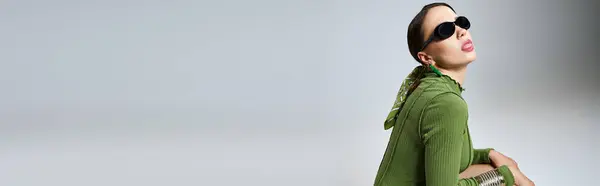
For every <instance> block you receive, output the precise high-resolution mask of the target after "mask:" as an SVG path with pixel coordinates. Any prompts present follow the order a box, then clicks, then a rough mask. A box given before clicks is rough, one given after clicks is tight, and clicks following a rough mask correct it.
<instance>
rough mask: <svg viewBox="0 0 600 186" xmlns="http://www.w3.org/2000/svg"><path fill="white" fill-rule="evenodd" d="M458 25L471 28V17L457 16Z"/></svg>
mask: <svg viewBox="0 0 600 186" xmlns="http://www.w3.org/2000/svg"><path fill="white" fill-rule="evenodd" d="M456 25H457V26H459V27H461V28H464V29H469V28H470V27H471V22H469V19H467V18H466V17H464V16H460V17H458V18H456Z"/></svg>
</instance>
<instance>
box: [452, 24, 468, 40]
mask: <svg viewBox="0 0 600 186" xmlns="http://www.w3.org/2000/svg"><path fill="white" fill-rule="evenodd" d="M455 27H456V37H458V39H460V38H462V37H464V36H465V35H467V30H466V29H464V28H461V27H459V26H455Z"/></svg>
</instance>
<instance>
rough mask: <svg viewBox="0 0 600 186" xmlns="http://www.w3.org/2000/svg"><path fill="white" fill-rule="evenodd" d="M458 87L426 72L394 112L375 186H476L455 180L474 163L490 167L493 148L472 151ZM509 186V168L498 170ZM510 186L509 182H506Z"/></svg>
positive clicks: (465, 105)
mask: <svg viewBox="0 0 600 186" xmlns="http://www.w3.org/2000/svg"><path fill="white" fill-rule="evenodd" d="M462 91H463V89H462V87H461V86H460V85H459V84H458V83H457V82H456V81H454V80H453V79H452V78H450V77H449V76H446V75H442V76H440V75H437V74H435V73H433V72H428V73H426V74H425V77H423V78H422V79H421V83H420V84H419V85H418V87H417V88H416V89H415V90H414V91H413V92H412V93H411V94H410V96H408V97H407V99H406V102H405V103H404V106H403V108H402V109H401V110H400V112H399V114H398V119H397V121H396V123H395V124H394V127H393V131H392V134H391V136H390V139H389V143H388V146H387V149H386V151H385V154H384V156H383V160H382V161H381V164H380V166H379V170H378V172H377V176H376V179H375V186H477V185H479V183H478V182H477V180H475V179H474V178H466V179H459V174H460V172H462V171H464V170H465V169H467V167H469V166H470V165H472V164H489V163H490V159H489V151H490V150H491V148H486V149H474V148H473V146H472V142H471V136H470V134H469V127H468V125H467V120H468V108H467V104H466V102H465V101H464V100H463V98H462V96H461V93H462ZM497 170H498V171H499V172H500V174H501V175H502V176H504V179H505V180H506V181H507V183H510V186H512V183H513V182H514V178H513V176H512V173H511V172H510V169H508V167H506V166H501V167H498V169H497ZM507 185H508V184H507Z"/></svg>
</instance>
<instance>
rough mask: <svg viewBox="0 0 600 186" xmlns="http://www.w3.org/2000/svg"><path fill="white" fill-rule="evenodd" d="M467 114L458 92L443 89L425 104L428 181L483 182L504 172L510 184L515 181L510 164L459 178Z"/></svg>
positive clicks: (445, 185)
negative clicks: (477, 174) (447, 91)
mask: <svg viewBox="0 0 600 186" xmlns="http://www.w3.org/2000/svg"><path fill="white" fill-rule="evenodd" d="M467 118H468V109H467V105H466V103H465V102H464V101H463V100H462V98H460V97H459V96H458V95H457V94H455V93H450V92H449V93H442V94H440V95H438V96H436V97H435V98H433V99H432V100H431V102H430V103H429V104H428V105H427V106H426V107H425V108H424V111H423V116H422V120H421V123H420V129H421V130H420V135H421V138H422V141H423V144H424V145H425V179H426V180H425V181H426V185H427V186H479V185H480V181H483V182H485V181H487V180H486V179H487V178H489V177H490V175H500V176H502V177H503V179H504V181H505V183H506V185H513V183H514V178H513V177H512V173H511V172H510V169H508V167H506V166H503V167H499V168H498V169H496V170H493V171H490V172H488V173H484V174H485V175H484V176H479V177H478V176H475V177H472V178H464V179H459V174H460V173H459V171H460V170H459V169H460V162H461V161H460V160H461V149H462V144H463V135H464V134H465V132H466V130H467ZM486 185H487V184H486Z"/></svg>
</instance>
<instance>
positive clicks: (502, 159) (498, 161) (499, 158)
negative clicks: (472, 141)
mask: <svg viewBox="0 0 600 186" xmlns="http://www.w3.org/2000/svg"><path fill="white" fill-rule="evenodd" d="M489 156H490V160H491V161H492V165H493V166H494V167H500V166H502V165H506V166H514V167H515V168H519V166H518V165H517V162H515V160H513V159H512V158H510V157H508V156H505V155H504V154H502V153H500V152H498V151H495V150H490V154H489Z"/></svg>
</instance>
